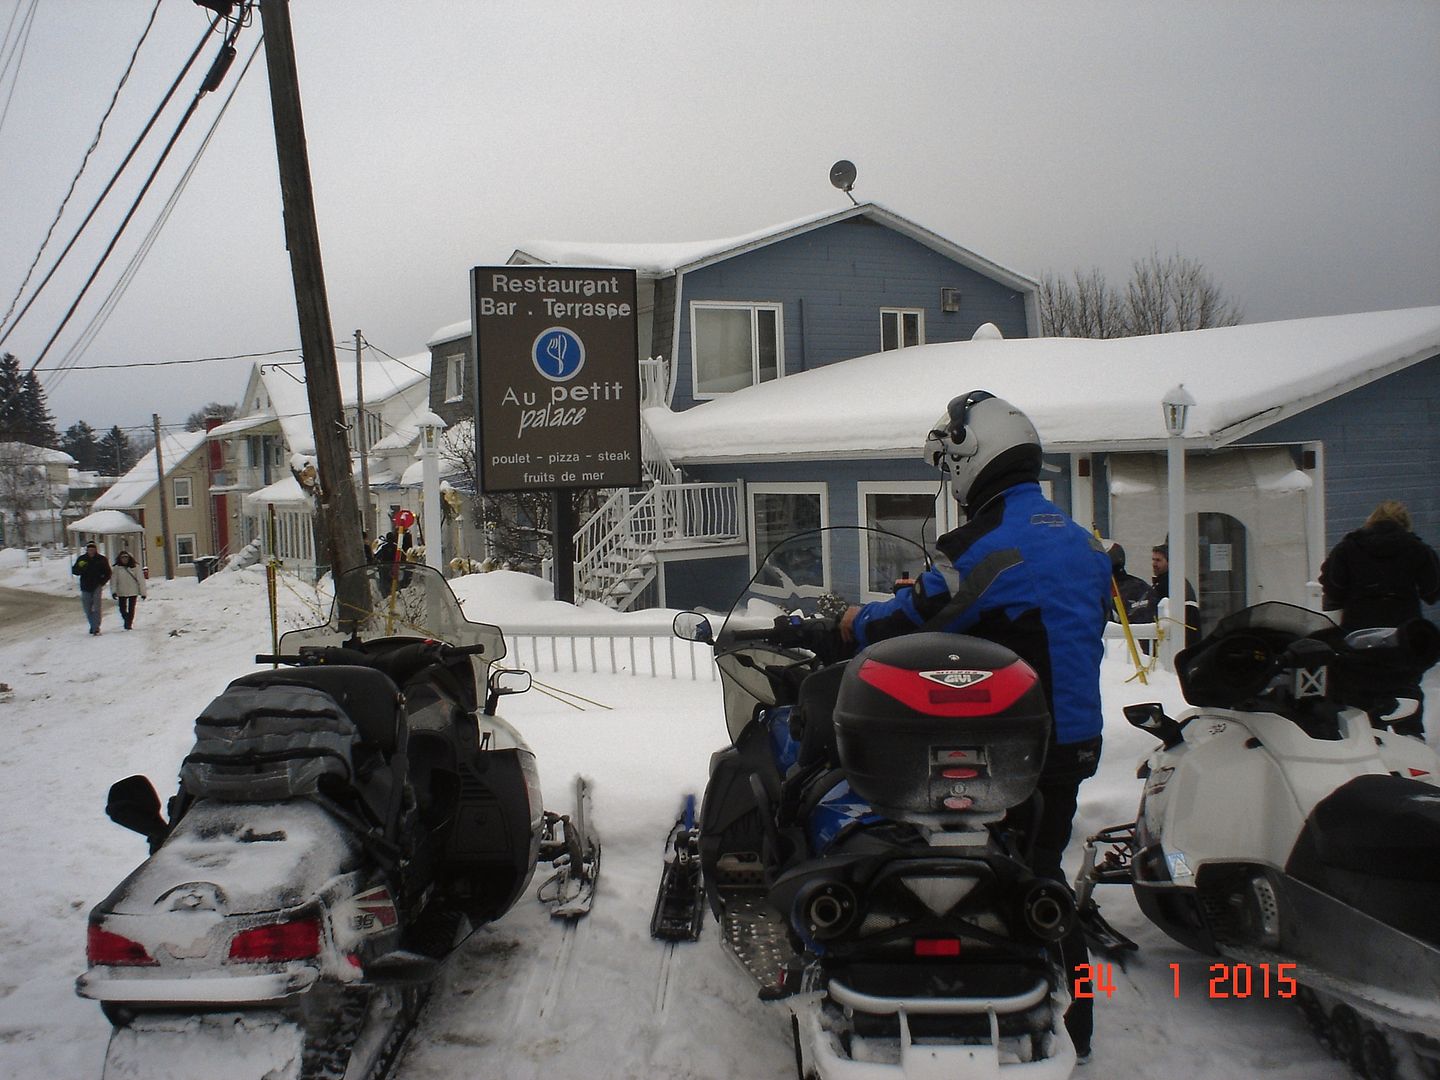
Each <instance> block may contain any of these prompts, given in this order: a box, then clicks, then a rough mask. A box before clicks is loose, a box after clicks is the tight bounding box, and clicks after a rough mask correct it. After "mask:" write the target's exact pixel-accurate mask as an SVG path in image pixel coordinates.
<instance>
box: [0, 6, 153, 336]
mask: <svg viewBox="0 0 1440 1080" xmlns="http://www.w3.org/2000/svg"><path fill="white" fill-rule="evenodd" d="M159 12H160V0H155V6H154V7H153V8H151V9H150V19H149V21H148V22H147V23H146V24H145V29H144V30H143V31H142V32H141V34H140V40H139V41H137V42H135V48H134V49H133V50H131V52H130V60H129V62H128V63H126V65H125V71H124V73H123V74H122V75H121V76H120V82H119V84H118V85H117V86H116V87H115V92H114V93H113V94H111V95H110V104H109V105H107V106H105V115H104V116H102V117H100V126H99V127H97V128H96V129H95V137H94V138H93V139H91V140H90V145H89V147H88V148H87V149H86V150H85V155H84V156H83V157H82V158H81V159H80V168H78V169H76V170H75V175H74V176H73V177H72V178H71V179H70V187H69V188H68V189H67V190H66V192H65V197H64V198H62V199H61V200H60V208H59V209H58V210H56V211H55V217H54V219H53V220H52V221H51V222H50V227H49V228H48V229H46V230H45V238H44V239H43V240H41V241H40V248H39V250H38V251H36V252H35V258H33V259H31V260H30V265H29V267H28V268H26V270H25V279H24V280H23V281H21V282H20V288H19V289H17V290H16V292H15V298H14V299H13V300H11V301H10V307H9V308H8V309H7V310H6V312H5V315H4V317H3V318H0V326H4V325H5V323H6V322H8V321H9V319H10V315H11V313H12V312H14V310H15V304H16V303H17V302H18V301H19V299H20V297H21V296H22V295H23V294H24V292H25V287H26V286H27V285H29V284H30V278H31V277H32V276H33V275H34V273H35V267H37V266H39V265H40V259H41V258H42V257H43V256H44V254H45V249H46V248H47V247H49V246H50V238H51V237H53V236H54V235H55V229H56V227H57V226H59V224H60V218H61V217H62V216H64V214H65V208H66V207H67V206H69V205H70V197H71V196H72V195H74V194H75V188H76V187H77V186H78V185H79V183H80V177H81V176H83V175H84V174H85V167H86V166H87V165H89V164H90V156H91V155H92V154H94V153H95V148H96V147H97V146H99V145H100V138H101V136H103V135H104V134H105V123H106V121H108V120H109V119H110V114H111V113H112V112H114V111H115V103H116V102H117V101H119V100H120V91H121V90H123V89H125V84H126V83H127V82H128V81H129V80H130V73H131V72H133V71H134V70H135V60H136V58H137V57H138V56H139V55H140V49H141V47H142V46H143V45H144V44H145V39H146V38H148V37H149V36H150V29H151V27H153V26H154V25H155V16H156V15H157V14H159ZM6 108H7V109H8V108H9V103H8V102H7V103H6ZM4 123H5V119H4V116H3V115H0V127H3V125H4ZM87 220H88V219H87Z"/></svg>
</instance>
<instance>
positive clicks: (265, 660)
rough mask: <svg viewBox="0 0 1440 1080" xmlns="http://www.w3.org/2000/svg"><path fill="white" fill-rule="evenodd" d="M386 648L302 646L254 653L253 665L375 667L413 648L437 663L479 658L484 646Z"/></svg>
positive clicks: (419, 643)
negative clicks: (294, 650)
mask: <svg viewBox="0 0 1440 1080" xmlns="http://www.w3.org/2000/svg"><path fill="white" fill-rule="evenodd" d="M388 644H389V648H387V649H385V650H383V651H381V650H375V651H370V652H367V651H364V650H361V649H355V648H350V647H348V646H345V645H322V646H308V647H302V648H301V650H300V651H299V652H298V653H256V654H255V663H257V664H290V665H293V666H296V667H313V666H315V665H317V664H359V665H362V666H365V667H375V666H377V664H376V660H377V659H378V658H380V657H382V656H386V655H389V654H391V653H393V652H395V651H398V650H400V649H413V650H416V651H417V652H421V653H433V654H434V656H435V658H436V659H438V660H442V661H443V660H450V659H453V658H456V657H461V656H481V655H483V654H484V652H485V645H484V644H483V643H477V644H474V645H449V644H446V643H445V642H443V641H433V640H425V639H416V640H412V641H404V642H391V643H388Z"/></svg>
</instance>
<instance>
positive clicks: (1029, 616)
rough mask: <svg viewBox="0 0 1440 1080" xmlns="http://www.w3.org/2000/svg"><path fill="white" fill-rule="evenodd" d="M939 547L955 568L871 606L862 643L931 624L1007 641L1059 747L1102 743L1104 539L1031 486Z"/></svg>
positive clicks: (859, 630) (860, 620) (862, 622)
mask: <svg viewBox="0 0 1440 1080" xmlns="http://www.w3.org/2000/svg"><path fill="white" fill-rule="evenodd" d="M936 546H937V547H939V549H940V551H941V552H943V553H944V555H945V556H946V557H947V558H949V559H950V560H951V562H952V563H953V564H954V569H953V570H951V569H950V568H948V567H945V568H942V567H940V566H935V567H931V568H930V569H929V570H926V571H925V572H924V573H923V574H921V575H920V577H919V578H917V579H916V581H915V584H914V585H913V586H911V587H910V588H908V589H903V590H902V591H900V592H899V593H897V594H896V595H895V596H894V597H892V598H891V599H889V600H877V601H876V602H874V603H872V604H866V605H865V606H864V607H863V608H861V610H860V612H859V614H858V615H857V616H856V618H855V622H854V631H855V640H856V642H857V643H858V644H859V645H860V646H862V647H863V646H865V645H869V644H873V643H874V642H876V641H881V640H883V639H885V638H890V637H895V636H897V635H899V634H907V633H911V632H913V631H915V630H919V629H922V628H923V629H926V630H944V631H949V632H952V633H961V634H973V635H975V636H976V637H982V638H985V639H987V640H989V641H994V642H997V643H998V644H1001V645H1004V646H1006V647H1007V648H1009V649H1012V650H1013V651H1014V652H1016V653H1017V654H1018V655H1019V656H1020V657H1021V658H1022V659H1023V660H1025V662H1026V663H1028V664H1029V665H1030V666H1031V667H1033V668H1034V669H1035V671H1036V673H1037V674H1038V675H1039V676H1040V680H1041V682H1042V683H1043V685H1044V687H1045V694H1046V697H1047V698H1048V699H1049V705H1050V712H1051V715H1052V717H1053V718H1054V723H1055V742H1056V743H1057V744H1060V745H1065V744H1068V743H1078V742H1084V741H1086V740H1088V739H1093V738H1095V737H1097V736H1098V735H1099V734H1100V731H1101V727H1102V719H1101V712H1100V661H1101V658H1102V655H1103V653H1104V648H1105V646H1104V641H1103V634H1104V632H1105V622H1106V618H1107V613H1108V611H1109V608H1110V588H1111V585H1110V582H1111V578H1110V558H1109V556H1108V555H1106V553H1105V551H1104V549H1103V548H1102V547H1101V546H1100V543H1099V541H1098V540H1096V539H1095V538H1094V537H1093V536H1091V535H1090V534H1089V533H1088V532H1086V531H1085V530H1084V529H1083V528H1081V527H1080V526H1079V525H1077V524H1075V522H1073V521H1071V520H1070V519H1069V518H1068V517H1067V516H1066V515H1065V514H1064V512H1062V511H1061V510H1060V508H1059V507H1058V506H1056V505H1055V504H1054V503H1052V502H1051V501H1050V500H1048V499H1046V498H1045V496H1044V495H1042V494H1041V492H1040V485H1039V484H1038V483H1036V482H1034V481H1025V482H1022V483H1019V484H1015V485H1013V486H1011V487H1008V488H1006V489H1005V490H1004V491H1002V492H1000V493H999V494H998V495H996V496H995V497H994V498H993V499H991V500H990V501H989V502H988V503H986V504H985V506H984V507H982V508H981V510H980V511H979V512H978V513H977V514H976V516H974V517H973V518H971V519H970V520H969V521H967V522H966V523H965V524H964V525H962V526H961V527H960V528H958V529H956V530H955V531H953V532H949V533H946V534H945V535H944V536H942V537H940V539H939V540H938V541H937V544H936ZM957 575H958V577H957Z"/></svg>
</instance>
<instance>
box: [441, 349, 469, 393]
mask: <svg viewBox="0 0 1440 1080" xmlns="http://www.w3.org/2000/svg"><path fill="white" fill-rule="evenodd" d="M464 397H465V354H464V353H459V354H457V355H455V356H447V357H446V358H445V400H446V401H460V400H462V399H463V398H464Z"/></svg>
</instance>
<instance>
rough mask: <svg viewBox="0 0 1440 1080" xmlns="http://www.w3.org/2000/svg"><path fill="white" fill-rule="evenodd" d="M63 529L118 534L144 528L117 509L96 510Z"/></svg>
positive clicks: (138, 531) (136, 531)
mask: <svg viewBox="0 0 1440 1080" xmlns="http://www.w3.org/2000/svg"><path fill="white" fill-rule="evenodd" d="M152 464H153V463H152ZM65 531H66V532H75V533H97V534H99V535H100V536H120V535H123V534H125V533H143V532H144V531H145V529H144V527H143V526H142V525H141V524H140V523H139V522H137V521H136V520H135V519H134V518H132V517H131V516H130V515H129V514H125V513H122V512H121V511H119V510H96V511H95V512H94V513H92V514H87V515H86V516H85V517H83V518H81V519H80V520H79V521H72V522H71V523H70V524H69V525H66V526H65Z"/></svg>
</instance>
